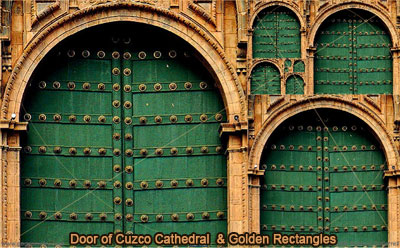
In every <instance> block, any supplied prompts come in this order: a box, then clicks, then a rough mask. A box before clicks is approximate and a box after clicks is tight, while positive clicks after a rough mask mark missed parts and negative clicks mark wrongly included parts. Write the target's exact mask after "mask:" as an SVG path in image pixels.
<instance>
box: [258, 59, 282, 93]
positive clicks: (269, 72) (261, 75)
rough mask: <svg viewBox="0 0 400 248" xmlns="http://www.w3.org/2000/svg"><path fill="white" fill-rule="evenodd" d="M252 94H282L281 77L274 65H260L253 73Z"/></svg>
mask: <svg viewBox="0 0 400 248" xmlns="http://www.w3.org/2000/svg"><path fill="white" fill-rule="evenodd" d="M251 94H269V95H280V94H281V77H280V73H279V70H278V68H276V66H274V65H273V64H269V63H260V64H258V65H256V66H255V67H254V69H253V70H252V72H251Z"/></svg>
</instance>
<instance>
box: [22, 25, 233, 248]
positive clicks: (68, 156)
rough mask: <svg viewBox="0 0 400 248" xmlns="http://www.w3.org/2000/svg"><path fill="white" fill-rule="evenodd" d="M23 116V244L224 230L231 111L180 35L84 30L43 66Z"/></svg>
mask: <svg viewBox="0 0 400 248" xmlns="http://www.w3.org/2000/svg"><path fill="white" fill-rule="evenodd" d="M127 30H128V32H127ZM109 34H110V35H109ZM111 34H114V35H111ZM121 34H124V35H121ZM138 34H141V36H139V37H141V38H140V39H139V38H137V37H138ZM160 37H161V38H162V40H163V42H160ZM22 112H23V118H24V119H25V120H27V121H29V131H28V132H27V134H26V137H25V139H24V140H23V153H22V158H21V159H22V161H21V185H22V188H21V219H22V220H21V222H22V223H21V224H22V229H21V241H22V242H27V243H31V244H35V243H37V244H43V243H45V244H46V245H47V246H54V245H68V234H69V233H70V232H78V233H82V234H88V233H92V234H100V235H101V234H106V233H108V232H119V231H121V232H127V233H138V234H150V235H152V234H154V233H156V232H159V231H161V232H165V233H170V232H173V231H174V232H178V233H187V234H190V233H192V232H197V233H206V232H210V233H211V234H212V235H213V237H215V235H216V233H217V232H226V211H227V209H226V159H225V156H224V155H223V153H224V152H223V148H222V145H221V142H220V140H219V136H218V127H219V124H220V122H223V121H225V120H226V118H225V111H224V106H223V103H222V101H221V98H220V97H219V95H218V92H217V90H216V89H215V87H214V82H213V79H212V78H211V77H210V76H209V73H208V72H207V71H205V69H204V67H203V66H202V65H201V64H200V63H199V62H198V61H197V60H196V59H195V57H194V56H193V51H192V50H191V49H190V48H189V47H188V46H186V45H185V44H184V43H183V42H182V41H180V40H178V39H177V38H175V37H172V36H171V35H169V34H168V33H166V32H163V31H160V30H158V29H154V28H149V27H144V26H139V25H128V24H122V23H119V25H108V26H102V27H101V28H96V29H92V30H88V31H85V33H83V34H78V35H77V36H76V37H74V38H71V39H69V40H67V41H66V42H63V43H62V44H60V45H59V46H58V47H57V48H56V49H55V50H54V51H52V53H51V54H50V55H49V56H48V57H47V58H46V61H45V62H43V63H42V64H41V65H40V69H39V70H38V72H37V73H36V75H35V76H34V78H33V80H32V82H31V85H30V88H29V90H28V92H27V94H26V97H25V99H24V103H23V109H22Z"/></svg>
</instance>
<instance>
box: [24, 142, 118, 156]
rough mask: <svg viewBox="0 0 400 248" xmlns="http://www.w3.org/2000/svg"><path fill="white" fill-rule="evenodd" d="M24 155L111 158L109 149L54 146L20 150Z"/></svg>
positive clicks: (37, 146) (36, 146)
mask: <svg viewBox="0 0 400 248" xmlns="http://www.w3.org/2000/svg"><path fill="white" fill-rule="evenodd" d="M22 151H23V153H24V154H26V155H44V156H87V157H89V156H91V157H111V156H113V149H112V148H111V147H70V146H56V145H46V146H40V145H30V146H25V147H23V148H22Z"/></svg>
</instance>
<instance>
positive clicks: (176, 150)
mask: <svg viewBox="0 0 400 248" xmlns="http://www.w3.org/2000/svg"><path fill="white" fill-rule="evenodd" d="M170 154H171V155H177V154H178V149H177V148H175V147H173V148H171V150H170Z"/></svg>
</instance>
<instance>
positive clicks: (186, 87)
mask: <svg viewBox="0 0 400 248" xmlns="http://www.w3.org/2000/svg"><path fill="white" fill-rule="evenodd" d="M184 87H185V89H187V90H190V89H191V88H192V83H191V82H186V83H185V84H184Z"/></svg>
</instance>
